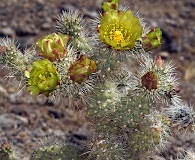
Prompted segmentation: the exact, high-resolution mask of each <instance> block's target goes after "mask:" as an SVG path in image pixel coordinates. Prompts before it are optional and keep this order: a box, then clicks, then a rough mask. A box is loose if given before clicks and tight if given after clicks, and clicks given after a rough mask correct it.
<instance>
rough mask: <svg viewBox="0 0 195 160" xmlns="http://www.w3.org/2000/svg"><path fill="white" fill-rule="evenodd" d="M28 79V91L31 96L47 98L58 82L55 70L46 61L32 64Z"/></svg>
mask: <svg viewBox="0 0 195 160" xmlns="http://www.w3.org/2000/svg"><path fill="white" fill-rule="evenodd" d="M28 78H29V79H28V90H29V91H30V93H31V94H32V95H39V94H44V95H46V96H48V95H49V93H50V92H52V91H53V90H54V89H55V87H56V86H57V85H58V84H59V82H60V77H59V74H58V72H57V70H56V68H55V67H54V65H53V64H52V63H51V62H50V61H49V60H48V59H43V60H37V61H35V62H33V64H32V69H31V70H30V72H29V77H28Z"/></svg>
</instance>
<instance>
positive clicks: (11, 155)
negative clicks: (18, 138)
mask: <svg viewBox="0 0 195 160" xmlns="http://www.w3.org/2000/svg"><path fill="white" fill-rule="evenodd" d="M0 159H1V160H19V159H18V157H17V155H16V153H15V151H14V150H13V148H12V147H11V146H10V144H9V143H7V142H4V143H2V144H1V147H0Z"/></svg>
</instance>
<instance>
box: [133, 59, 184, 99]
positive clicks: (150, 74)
mask: <svg viewBox="0 0 195 160" xmlns="http://www.w3.org/2000/svg"><path fill="white" fill-rule="evenodd" d="M132 81H134V84H133V83H131V84H132V86H134V91H135V92H138V93H140V92H142V93H144V94H145V95H146V97H148V98H151V99H158V100H161V101H164V100H166V99H170V100H171V101H178V97H177V95H176V93H177V92H179V91H180V90H179V89H176V90H175V88H178V82H177V78H176V76H175V73H174V67H173V65H172V64H171V63H164V62H163V60H162V59H161V57H157V58H156V59H155V60H152V59H151V58H149V57H148V58H144V62H143V63H142V64H141V69H140V72H138V75H135V79H134V80H132Z"/></svg>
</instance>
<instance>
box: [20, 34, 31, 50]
mask: <svg viewBox="0 0 195 160" xmlns="http://www.w3.org/2000/svg"><path fill="white" fill-rule="evenodd" d="M34 41H35V40H34V37H29V36H25V37H19V39H18V41H17V43H18V44H19V48H20V49H26V48H29V47H31V46H32V45H34Z"/></svg>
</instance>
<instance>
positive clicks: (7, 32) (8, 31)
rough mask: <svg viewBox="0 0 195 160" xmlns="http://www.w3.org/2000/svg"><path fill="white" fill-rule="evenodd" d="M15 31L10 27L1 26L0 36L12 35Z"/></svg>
mask: <svg viewBox="0 0 195 160" xmlns="http://www.w3.org/2000/svg"><path fill="white" fill-rule="evenodd" d="M14 34H15V31H14V30H13V29H12V28H11V27H6V28H1V30H0V37H6V36H10V37H12V36H14Z"/></svg>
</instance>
